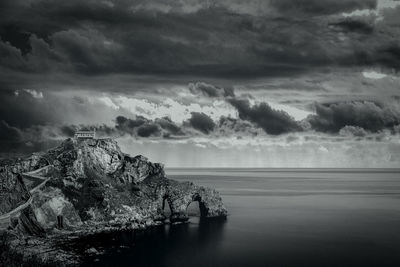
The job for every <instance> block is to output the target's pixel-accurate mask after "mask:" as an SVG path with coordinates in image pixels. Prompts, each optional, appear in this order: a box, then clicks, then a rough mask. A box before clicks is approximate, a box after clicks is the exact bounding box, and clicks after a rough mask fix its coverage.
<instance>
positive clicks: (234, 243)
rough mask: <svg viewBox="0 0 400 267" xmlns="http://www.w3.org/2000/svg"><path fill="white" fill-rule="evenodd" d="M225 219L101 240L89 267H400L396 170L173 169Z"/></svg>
mask: <svg viewBox="0 0 400 267" xmlns="http://www.w3.org/2000/svg"><path fill="white" fill-rule="evenodd" d="M167 174H168V177H169V178H172V179H176V180H180V181H183V180H189V181H193V182H195V183H197V184H200V185H205V186H210V187H214V188H216V189H217V190H219V191H220V192H221V196H222V198H223V201H224V203H225V205H226V207H227V209H228V212H229V216H228V218H227V220H212V221H207V220H206V221H204V220H199V218H198V217H192V218H191V220H190V222H189V223H188V224H178V225H165V226H160V227H155V228H152V229H150V230H148V231H136V232H135V233H134V232H125V233H114V234H110V235H103V236H99V237H98V238H97V239H98V240H97V241H96V242H98V244H100V245H101V246H103V248H104V249H105V251H106V253H105V255H102V256H94V257H92V258H90V259H88V260H87V263H86V264H87V265H89V266H117V267H122V266H165V267H168V266H171V267H181V266H182V267H183V266H185V267H187V266H223V267H224V266H226V267H228V266H229V267H235V266H246V267H252V266H254V267H256V266H257V267H258V266H289V267H290V266H308V267H309V266H400V228H399V226H400V172H399V171H398V170H318V169H308V170H285V169H281V170H269V169H211V170H205V169H183V170H179V169H175V170H167Z"/></svg>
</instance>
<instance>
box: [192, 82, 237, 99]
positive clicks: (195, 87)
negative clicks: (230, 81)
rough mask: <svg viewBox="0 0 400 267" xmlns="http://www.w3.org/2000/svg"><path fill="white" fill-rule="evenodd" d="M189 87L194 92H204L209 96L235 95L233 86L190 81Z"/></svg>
mask: <svg viewBox="0 0 400 267" xmlns="http://www.w3.org/2000/svg"><path fill="white" fill-rule="evenodd" d="M188 87H189V90H190V91H191V92H192V93H194V94H197V93H202V94H203V95H205V96H208V97H227V96H235V93H234V90H233V88H221V87H217V86H214V85H212V84H208V83H203V82H197V83H190V84H189V85H188Z"/></svg>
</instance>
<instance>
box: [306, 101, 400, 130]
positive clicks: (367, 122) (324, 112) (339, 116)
mask: <svg viewBox="0 0 400 267" xmlns="http://www.w3.org/2000/svg"><path fill="white" fill-rule="evenodd" d="M315 108H316V115H311V116H309V117H308V118H307V121H308V122H309V123H310V124H311V126H312V128H314V129H316V130H318V131H322V132H332V133H337V132H339V131H340V130H341V129H342V128H343V127H345V126H355V127H360V128H362V129H364V130H367V131H371V132H378V131H380V130H383V129H385V128H388V129H390V128H393V127H394V126H396V125H399V124H400V112H399V110H398V108H396V107H394V106H389V105H386V106H382V105H378V104H377V103H373V102H369V101H364V102H360V101H353V102H341V103H333V104H318V103H317V104H316V105H315ZM354 129H355V128H352V130H351V131H353V132H354ZM356 129H358V128H356ZM348 130H349V129H346V131H348Z"/></svg>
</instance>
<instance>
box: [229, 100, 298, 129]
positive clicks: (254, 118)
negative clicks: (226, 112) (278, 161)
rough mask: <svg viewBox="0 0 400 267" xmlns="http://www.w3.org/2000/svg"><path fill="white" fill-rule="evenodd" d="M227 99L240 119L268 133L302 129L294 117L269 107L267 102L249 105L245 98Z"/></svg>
mask: <svg viewBox="0 0 400 267" xmlns="http://www.w3.org/2000/svg"><path fill="white" fill-rule="evenodd" d="M228 101H229V103H231V104H232V106H234V107H235V108H236V109H237V111H238V114H239V118H240V119H242V120H247V121H250V122H252V123H254V124H256V125H257V126H259V127H260V128H262V129H263V130H264V131H265V132H266V133H268V134H272V135H278V134H283V133H288V132H293V131H301V130H302V128H301V127H300V125H299V124H298V122H296V121H295V120H294V118H292V117H291V116H289V115H288V114H287V113H286V112H284V111H282V110H275V109H273V108H271V106H269V105H268V103H265V102H261V103H259V104H256V105H253V106H251V105H250V101H249V100H247V99H239V98H230V99H229V100H228Z"/></svg>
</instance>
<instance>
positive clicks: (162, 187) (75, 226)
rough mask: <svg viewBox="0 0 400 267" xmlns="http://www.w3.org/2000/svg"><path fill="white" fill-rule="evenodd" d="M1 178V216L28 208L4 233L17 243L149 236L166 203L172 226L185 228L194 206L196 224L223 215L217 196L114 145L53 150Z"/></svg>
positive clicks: (15, 164) (74, 144)
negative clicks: (106, 234)
mask: <svg viewBox="0 0 400 267" xmlns="http://www.w3.org/2000/svg"><path fill="white" fill-rule="evenodd" d="M3 165H4V164H3ZM44 166H48V167H45V168H43V167H44ZM1 170H2V171H3V172H2V177H1V178H2V181H6V182H3V183H2V184H3V187H4V188H2V189H1V190H2V192H1V194H0V196H1V197H2V199H7V201H2V202H1V203H0V212H1V213H0V215H1V214H3V215H4V214H5V213H7V212H10V211H11V210H12V209H15V208H16V207H18V205H21V204H22V203H24V202H26V201H28V200H29V201H30V204H29V205H28V206H27V207H24V209H22V210H21V211H20V212H18V213H17V214H14V215H13V216H14V217H10V218H9V223H8V225H7V228H8V231H12V232H14V233H17V234H18V235H19V236H26V235H34V236H47V238H49V237H48V236H53V237H54V235H56V236H57V235H58V233H59V232H63V233H64V234H65V233H68V232H75V233H77V232H79V233H80V235H85V234H88V233H93V232H101V231H113V230H120V229H138V228H146V227H149V226H152V225H158V224H161V223H163V222H164V221H165V220H166V219H167V218H166V216H165V214H164V206H165V204H166V203H168V205H169V207H170V210H171V215H170V218H169V220H170V222H184V221H187V220H188V218H189V217H188V214H187V207H188V206H189V204H190V203H191V202H193V201H197V202H199V208H200V212H201V217H207V218H208V217H225V216H226V214H227V211H226V209H225V207H224V206H223V203H222V200H221V197H220V196H219V193H218V192H217V191H215V190H213V189H210V188H205V187H202V186H196V185H194V184H193V183H190V182H177V181H174V180H171V179H168V178H166V176H165V173H164V169H163V166H162V165H161V164H158V163H152V162H149V161H148V160H147V159H146V158H145V157H143V156H136V157H131V156H129V155H127V154H124V153H122V152H121V150H120V148H119V147H118V145H117V143H116V142H115V141H113V140H111V139H89V140H81V141H77V140H74V139H67V140H66V141H64V142H63V143H62V144H61V145H60V146H59V147H57V148H55V149H52V150H49V151H47V152H41V153H36V154H34V155H32V156H31V157H29V158H26V159H20V160H15V161H9V162H8V164H7V165H5V166H3V167H2V169H1ZM35 170H37V171H36V172H32V171H35ZM21 175H22V176H21ZM21 177H25V179H24V180H25V181H31V182H32V183H31V184H30V186H25V184H24V182H23V180H22V179H21ZM36 178H37V179H36ZM35 179H36V180H37V181H36V180H35ZM41 179H42V180H41ZM38 183H42V185H41V186H38ZM27 187H29V189H30V190H31V192H29V191H28V189H27ZM32 189H33V190H32ZM11 196H14V198H13V197H11ZM0 227H1V224H0ZM3 228H4V220H3ZM41 240H46V237H44V238H42V239H41ZM14 241H15V240H14ZM18 244H19V245H20V243H18ZM42 245H43V244H42ZM20 247H21V246H20ZM22 247H23V246H22Z"/></svg>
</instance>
